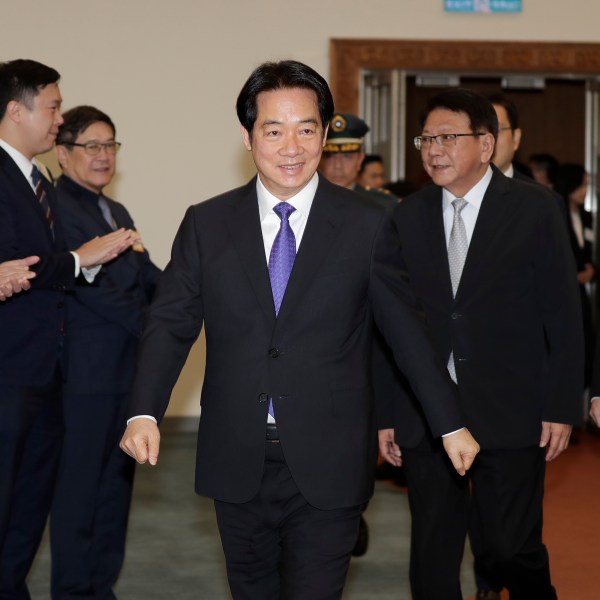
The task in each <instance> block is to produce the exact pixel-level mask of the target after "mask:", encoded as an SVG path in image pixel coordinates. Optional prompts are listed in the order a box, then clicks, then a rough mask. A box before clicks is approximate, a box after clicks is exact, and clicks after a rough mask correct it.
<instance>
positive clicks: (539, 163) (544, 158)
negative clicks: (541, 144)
mask: <svg viewBox="0 0 600 600" xmlns="http://www.w3.org/2000/svg"><path fill="white" fill-rule="evenodd" d="M559 164H560V163H559V162H558V159H557V158H556V157H555V156H553V155H552V154H548V153H546V152H538V153H535V154H532V155H531V156H530V157H529V165H530V166H533V167H537V169H539V170H542V171H545V172H546V174H547V175H548V179H549V181H551V182H552V181H554V178H555V177H556V171H557V170H558V166H559Z"/></svg>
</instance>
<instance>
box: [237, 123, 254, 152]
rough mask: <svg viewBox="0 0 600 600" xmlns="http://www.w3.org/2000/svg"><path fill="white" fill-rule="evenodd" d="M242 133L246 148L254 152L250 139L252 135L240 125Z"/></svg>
mask: <svg viewBox="0 0 600 600" xmlns="http://www.w3.org/2000/svg"><path fill="white" fill-rule="evenodd" d="M240 133H241V134H242V139H243V140H244V146H246V150H252V140H251V139H250V134H249V133H248V130H247V129H246V128H245V127H244V126H243V125H240Z"/></svg>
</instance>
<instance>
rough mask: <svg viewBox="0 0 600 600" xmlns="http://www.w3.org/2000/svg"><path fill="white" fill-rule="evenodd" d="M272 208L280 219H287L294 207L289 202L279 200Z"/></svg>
mask: <svg viewBox="0 0 600 600" xmlns="http://www.w3.org/2000/svg"><path fill="white" fill-rule="evenodd" d="M273 210H274V211H275V214H276V215H277V216H278V217H279V218H280V219H281V220H282V221H287V219H288V217H289V216H290V215H291V214H292V213H293V212H294V211H295V210H296V209H295V208H294V207H293V206H292V205H291V204H290V203H289V202H280V203H279V204H276V205H275V206H274V207H273Z"/></svg>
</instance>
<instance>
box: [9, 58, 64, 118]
mask: <svg viewBox="0 0 600 600" xmlns="http://www.w3.org/2000/svg"><path fill="white" fill-rule="evenodd" d="M59 79H60V73H59V72H58V71H57V70H56V69H53V68H52V67H47V66H46V65H43V64H42V63H39V62H36V61H35V60H29V59H26V58H19V59H17V60H11V61H9V62H3V63H0V121H1V120H2V119H3V118H4V115H5V113H6V108H7V107H8V103H9V102H12V101H13V100H16V101H17V102H22V103H23V104H25V106H27V108H29V109H31V108H32V107H33V99H34V98H35V97H36V96H37V95H38V94H39V93H40V90H41V89H42V88H44V87H46V86H47V85H49V84H51V83H56V82H57V81H58V80H59Z"/></svg>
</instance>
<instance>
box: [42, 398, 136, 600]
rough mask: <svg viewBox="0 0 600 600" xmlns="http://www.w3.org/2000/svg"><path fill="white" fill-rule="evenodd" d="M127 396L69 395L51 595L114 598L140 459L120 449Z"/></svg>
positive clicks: (56, 497) (54, 511) (54, 521)
mask: <svg viewBox="0 0 600 600" xmlns="http://www.w3.org/2000/svg"><path fill="white" fill-rule="evenodd" d="M127 398H128V396H127V394H73V393H71V392H68V391H67V392H65V394H64V403H63V406H64V420H65V438H64V444H63V451H62V456H61V461H60V467H59V471H58V476H57V480H56V490H55V494H54V501H53V503H52V514H51V519H50V526H51V548H52V598H55V599H56V600H67V599H70V598H102V599H103V600H105V599H109V598H114V595H113V592H112V587H113V585H114V584H115V582H116V581H117V578H118V576H119V572H120V570H121V567H122V564H123V560H124V558H125V537H126V533H127V522H128V518H129V507H130V504H131V494H132V490H133V476H134V466H135V461H134V460H133V459H132V458H131V457H129V456H127V455H126V454H125V453H124V452H123V451H122V450H121V449H120V448H119V440H120V439H121V437H122V435H123V431H124V427H125V414H124V413H125V408H126V405H127Z"/></svg>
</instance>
